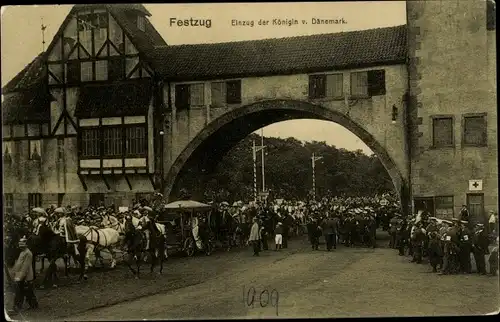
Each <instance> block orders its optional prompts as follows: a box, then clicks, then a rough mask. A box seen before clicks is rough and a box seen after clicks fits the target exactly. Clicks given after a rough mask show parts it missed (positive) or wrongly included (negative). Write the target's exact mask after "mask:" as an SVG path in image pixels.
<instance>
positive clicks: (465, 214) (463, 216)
mask: <svg viewBox="0 0 500 322" xmlns="http://www.w3.org/2000/svg"><path fill="white" fill-rule="evenodd" d="M460 220H462V221H469V210H467V206H466V205H462V209H461V210H460Z"/></svg>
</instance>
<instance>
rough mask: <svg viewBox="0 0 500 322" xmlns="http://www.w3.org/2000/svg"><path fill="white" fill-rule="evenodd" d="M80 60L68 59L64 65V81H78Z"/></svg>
mask: <svg viewBox="0 0 500 322" xmlns="http://www.w3.org/2000/svg"><path fill="white" fill-rule="evenodd" d="M80 73H81V70H80V62H79V61H77V60H72V61H69V62H68V64H67V65H66V82H67V83H70V84H74V83H78V82H80V78H81V76H80Z"/></svg>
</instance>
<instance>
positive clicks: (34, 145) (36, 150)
mask: <svg viewBox="0 0 500 322" xmlns="http://www.w3.org/2000/svg"><path fill="white" fill-rule="evenodd" d="M28 143H29V144H28V146H29V151H30V154H29V159H30V160H37V161H40V160H41V159H42V151H41V147H40V143H41V141H40V140H30V141H28Z"/></svg>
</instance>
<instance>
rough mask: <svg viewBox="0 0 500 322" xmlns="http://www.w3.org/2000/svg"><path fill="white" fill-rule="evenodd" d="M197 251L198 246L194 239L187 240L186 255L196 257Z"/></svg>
mask: <svg viewBox="0 0 500 322" xmlns="http://www.w3.org/2000/svg"><path fill="white" fill-rule="evenodd" d="M195 250H196V245H195V243H194V239H193V237H189V238H187V239H186V240H185V241H184V251H185V252H186V255H188V256H189V257H192V256H193V255H194V252H195Z"/></svg>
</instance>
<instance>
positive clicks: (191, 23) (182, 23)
mask: <svg viewBox="0 0 500 322" xmlns="http://www.w3.org/2000/svg"><path fill="white" fill-rule="evenodd" d="M170 27H205V28H211V27H212V19H197V18H189V19H177V18H170Z"/></svg>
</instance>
